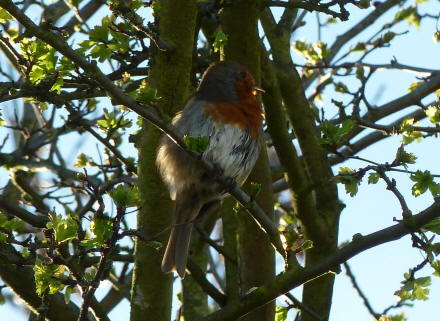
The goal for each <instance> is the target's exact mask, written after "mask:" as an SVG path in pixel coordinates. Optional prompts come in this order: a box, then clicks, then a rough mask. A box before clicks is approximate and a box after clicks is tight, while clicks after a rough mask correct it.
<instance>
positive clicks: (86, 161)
mask: <svg viewBox="0 0 440 321" xmlns="http://www.w3.org/2000/svg"><path fill="white" fill-rule="evenodd" d="M98 122H99V120H98ZM91 162H92V159H91V158H90V157H89V156H87V155H86V154H84V153H81V154H79V155H78V157H77V159H76V163H75V164H74V165H73V166H74V167H75V168H84V167H86V166H87V165H90V164H91Z"/></svg>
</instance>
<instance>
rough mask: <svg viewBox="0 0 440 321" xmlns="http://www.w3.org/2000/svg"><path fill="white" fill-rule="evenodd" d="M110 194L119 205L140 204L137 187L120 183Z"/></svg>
mask: <svg viewBox="0 0 440 321" xmlns="http://www.w3.org/2000/svg"><path fill="white" fill-rule="evenodd" d="M110 196H111V198H112V199H113V201H114V202H115V204H116V206H117V207H131V206H134V207H136V206H138V205H139V192H138V189H137V187H129V186H127V185H123V184H120V185H118V186H117V187H116V188H115V189H113V190H112V191H111V192H110Z"/></svg>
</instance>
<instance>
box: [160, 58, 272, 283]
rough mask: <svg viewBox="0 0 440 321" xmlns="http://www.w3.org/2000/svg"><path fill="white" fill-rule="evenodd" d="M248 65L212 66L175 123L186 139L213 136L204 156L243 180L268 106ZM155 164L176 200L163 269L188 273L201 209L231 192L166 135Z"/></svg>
mask: <svg viewBox="0 0 440 321" xmlns="http://www.w3.org/2000/svg"><path fill="white" fill-rule="evenodd" d="M259 92H264V90H263V89H261V88H260V87H257V86H256V85H255V80H254V78H253V77H252V75H251V74H250V73H249V71H248V70H247V68H246V67H245V66H243V65H242V64H240V63H238V62H234V61H221V62H216V63H213V64H211V65H210V66H209V67H208V68H207V70H206V71H205V73H204V74H203V76H202V79H201V81H200V84H199V86H198V88H197V89H196V91H195V93H194V94H193V95H191V96H190V97H189V98H188V99H187V101H186V102H185V103H184V106H183V109H182V111H180V112H178V113H177V114H176V116H175V117H174V118H173V120H172V125H173V126H174V127H175V130H176V132H177V134H178V135H181V136H182V137H183V136H184V135H189V136H191V137H199V136H200V137H208V138H209V144H208V146H207V148H206V149H205V150H204V151H203V152H202V154H201V157H203V158H205V159H207V160H208V161H211V162H212V163H214V165H215V166H216V168H218V169H219V170H220V172H221V173H222V174H223V175H225V176H227V177H229V178H231V179H233V180H235V181H236V183H237V184H239V185H241V184H243V183H244V181H245V180H246V178H247V177H248V175H249V173H250V172H251V170H252V169H253V167H254V165H255V162H256V160H257V158H258V156H259V153H260V150H261V142H262V132H263V129H262V121H263V118H264V115H263V109H262V106H261V104H260V102H259V101H258V99H257V94H258V93H259ZM156 165H157V167H158V170H159V172H160V174H161V176H162V179H163V181H164V182H165V183H166V185H168V188H169V192H170V197H171V199H172V200H174V201H175V214H174V220H173V225H172V229H171V233H170V237H169V240H168V244H167V247H166V250H165V254H164V256H163V260H162V266H161V268H162V271H163V272H165V273H168V272H172V271H176V272H177V274H178V275H179V277H180V278H182V279H183V278H184V277H185V270H186V263H187V258H188V250H189V244H190V238H191V231H192V228H193V225H194V223H195V220H196V218H197V217H198V215H199V213H200V212H201V210H202V209H203V208H204V207H206V206H207V205H209V204H210V203H212V202H214V201H218V200H221V199H222V198H223V197H225V196H226V195H227V193H226V191H225V188H224V187H222V186H221V185H220V184H218V183H217V182H216V180H215V177H210V176H209V175H208V174H207V173H206V172H205V170H204V169H203V168H202V167H201V166H200V165H199V164H197V163H196V162H195V161H194V160H193V159H192V158H191V157H190V156H189V155H188V153H187V152H185V151H184V150H183V149H182V148H180V147H179V146H178V145H177V144H176V143H174V142H173V141H172V140H171V139H170V138H169V137H168V136H167V135H164V136H163V138H162V139H161V141H160V143H159V148H158V152H157V157H156Z"/></svg>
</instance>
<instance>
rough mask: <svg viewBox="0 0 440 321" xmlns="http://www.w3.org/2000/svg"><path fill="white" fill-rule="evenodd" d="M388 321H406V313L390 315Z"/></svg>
mask: <svg viewBox="0 0 440 321" xmlns="http://www.w3.org/2000/svg"><path fill="white" fill-rule="evenodd" d="M387 321H406V317H405V313H404V312H402V313H399V314H394V315H389V316H388V320H387Z"/></svg>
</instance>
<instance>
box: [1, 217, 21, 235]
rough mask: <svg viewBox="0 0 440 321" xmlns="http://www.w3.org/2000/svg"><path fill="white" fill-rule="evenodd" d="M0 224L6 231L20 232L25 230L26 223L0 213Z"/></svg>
mask: <svg viewBox="0 0 440 321" xmlns="http://www.w3.org/2000/svg"><path fill="white" fill-rule="evenodd" d="M0 226H1V227H3V228H4V229H6V230H8V231H16V232H21V231H25V230H26V224H25V223H24V222H23V221H22V220H21V219H19V218H13V219H9V218H7V217H6V216H5V215H3V214H1V215H0Z"/></svg>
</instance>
